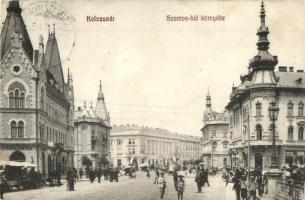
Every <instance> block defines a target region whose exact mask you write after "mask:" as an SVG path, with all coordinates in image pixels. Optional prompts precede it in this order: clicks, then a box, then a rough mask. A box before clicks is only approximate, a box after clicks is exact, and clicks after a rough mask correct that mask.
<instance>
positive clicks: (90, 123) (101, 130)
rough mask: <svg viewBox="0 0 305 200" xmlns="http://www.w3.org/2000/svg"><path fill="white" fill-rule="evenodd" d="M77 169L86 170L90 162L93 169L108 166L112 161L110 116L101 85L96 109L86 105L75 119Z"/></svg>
mask: <svg viewBox="0 0 305 200" xmlns="http://www.w3.org/2000/svg"><path fill="white" fill-rule="evenodd" d="M74 127H75V128H74V130H75V138H74V139H75V140H74V147H75V154H74V158H75V167H76V168H77V169H79V168H84V167H85V165H87V163H86V162H88V161H90V162H91V165H92V167H93V168H97V167H100V166H103V165H106V164H107V162H109V159H110V143H109V142H110V131H111V126H110V116H109V113H108V111H107V108H106V103H105V98H104V94H103V91H102V85H101V83H100V86H99V92H98V95H97V102H96V106H95V108H93V106H92V103H91V105H90V106H88V105H86V103H84V106H83V108H81V107H78V109H77V110H76V111H75V117H74Z"/></svg>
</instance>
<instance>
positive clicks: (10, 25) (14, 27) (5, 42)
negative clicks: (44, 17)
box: [0, 0, 34, 61]
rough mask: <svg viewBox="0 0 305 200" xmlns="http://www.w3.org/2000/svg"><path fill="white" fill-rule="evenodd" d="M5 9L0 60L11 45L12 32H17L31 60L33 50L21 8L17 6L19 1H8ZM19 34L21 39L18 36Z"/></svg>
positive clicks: (0, 43)
mask: <svg viewBox="0 0 305 200" xmlns="http://www.w3.org/2000/svg"><path fill="white" fill-rule="evenodd" d="M6 11H7V15H6V17H5V21H4V23H3V26H2V30H1V35H0V60H2V59H3V57H4V55H5V54H6V53H7V51H8V49H9V48H10V47H11V45H12V40H11V36H12V34H13V33H17V34H18V37H19V39H20V41H21V43H22V47H23V49H24V50H25V52H26V54H27V55H28V56H29V58H30V60H31V61H32V60H33V52H34V50H33V46H32V43H31V40H30V37H29V35H28V32H27V29H26V26H25V24H24V21H23V18H22V15H21V13H22V9H21V8H20V6H19V1H17V0H11V1H9V3H8V7H7V8H6ZM20 35H21V37H22V39H21V38H20Z"/></svg>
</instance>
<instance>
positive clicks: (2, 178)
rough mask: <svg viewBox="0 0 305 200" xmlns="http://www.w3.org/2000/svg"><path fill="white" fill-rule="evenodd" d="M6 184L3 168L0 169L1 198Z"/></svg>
mask: <svg viewBox="0 0 305 200" xmlns="http://www.w3.org/2000/svg"><path fill="white" fill-rule="evenodd" d="M5 186H6V178H5V174H4V170H1V171H0V198H1V199H3V194H4V190H5Z"/></svg>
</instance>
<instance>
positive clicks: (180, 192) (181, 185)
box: [177, 175, 184, 200]
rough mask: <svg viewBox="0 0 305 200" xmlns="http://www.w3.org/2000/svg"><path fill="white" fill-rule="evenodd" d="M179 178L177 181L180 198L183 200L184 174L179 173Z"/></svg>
mask: <svg viewBox="0 0 305 200" xmlns="http://www.w3.org/2000/svg"><path fill="white" fill-rule="evenodd" d="M178 178H179V179H178V181H177V194H178V200H183V191H184V179H183V176H182V175H179V176H178Z"/></svg>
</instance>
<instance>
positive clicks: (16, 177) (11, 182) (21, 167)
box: [0, 161, 37, 190]
mask: <svg viewBox="0 0 305 200" xmlns="http://www.w3.org/2000/svg"><path fill="white" fill-rule="evenodd" d="M33 167H37V166H36V165H33V164H31V163H27V162H15V161H0V168H1V170H4V174H5V177H6V179H7V181H6V183H7V190H12V189H13V188H14V187H15V188H17V189H20V188H22V189H28V188H30V187H31V184H32V183H31V177H30V176H29V174H28V173H27V169H28V168H33Z"/></svg>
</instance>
